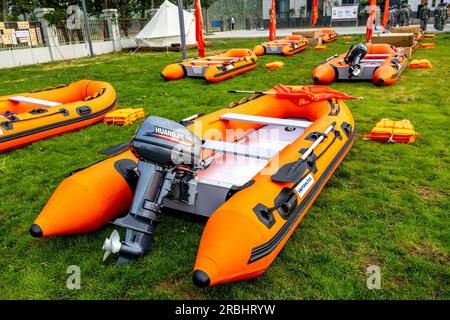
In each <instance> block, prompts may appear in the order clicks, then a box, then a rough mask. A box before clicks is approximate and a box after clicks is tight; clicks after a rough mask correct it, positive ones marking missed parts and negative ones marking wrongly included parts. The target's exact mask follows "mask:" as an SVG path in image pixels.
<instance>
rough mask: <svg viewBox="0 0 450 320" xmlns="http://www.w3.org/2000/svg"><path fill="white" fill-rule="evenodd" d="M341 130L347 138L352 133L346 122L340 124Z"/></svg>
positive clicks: (350, 126)
mask: <svg viewBox="0 0 450 320" xmlns="http://www.w3.org/2000/svg"><path fill="white" fill-rule="evenodd" d="M341 129H342V131H344V133H345V135H346V136H347V137H348V136H349V135H350V133H351V132H352V125H351V124H350V123H348V122H345V121H344V122H342V124H341Z"/></svg>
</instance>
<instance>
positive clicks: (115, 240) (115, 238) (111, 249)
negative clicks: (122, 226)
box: [102, 230, 122, 261]
mask: <svg viewBox="0 0 450 320" xmlns="http://www.w3.org/2000/svg"><path fill="white" fill-rule="evenodd" d="M121 246H122V243H121V242H120V235H119V232H117V230H114V231H113V232H112V233H111V235H110V236H109V238H106V239H105V242H104V243H103V247H102V250H105V254H104V255H103V261H106V259H108V257H109V255H110V254H111V253H115V254H116V253H119V251H120V247H121Z"/></svg>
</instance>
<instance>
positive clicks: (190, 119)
mask: <svg viewBox="0 0 450 320" xmlns="http://www.w3.org/2000/svg"><path fill="white" fill-rule="evenodd" d="M204 114H205V113H204V112H199V113H196V114H193V115H192V116H189V117H187V118H184V119H182V120H180V123H181V124H183V125H184V124H185V123H189V122H191V121H194V120H195V119H197V118H200V117H201V116H203V115H204Z"/></svg>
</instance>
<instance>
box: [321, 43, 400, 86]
mask: <svg viewBox="0 0 450 320" xmlns="http://www.w3.org/2000/svg"><path fill="white" fill-rule="evenodd" d="M407 64H408V58H407V57H406V55H405V54H404V52H403V49H402V48H395V47H393V46H390V45H388V44H371V43H367V44H365V45H364V44H362V43H360V44H358V45H357V46H355V47H351V48H350V50H349V51H348V52H347V53H344V54H341V55H335V56H333V57H331V58H328V59H327V60H325V61H324V62H322V64H320V65H319V66H317V67H316V68H315V69H314V70H313V74H312V78H313V80H314V83H316V84H329V83H331V82H333V81H339V80H343V81H359V80H372V81H373V82H374V83H375V84H377V85H382V86H388V85H391V84H394V83H395V82H396V81H397V80H398V79H399V77H400V74H401V73H402V72H403V70H404V69H405V67H406V66H407Z"/></svg>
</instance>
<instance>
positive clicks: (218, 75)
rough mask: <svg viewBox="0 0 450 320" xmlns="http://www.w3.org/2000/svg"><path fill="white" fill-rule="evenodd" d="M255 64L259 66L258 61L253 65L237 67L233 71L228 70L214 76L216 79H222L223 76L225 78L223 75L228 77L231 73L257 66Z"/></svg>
mask: <svg viewBox="0 0 450 320" xmlns="http://www.w3.org/2000/svg"><path fill="white" fill-rule="evenodd" d="M255 64H258V61H255V62H252V63H249V64H246V65H243V66H240V67H237V68H233V69H230V70H227V71H224V72H221V73H217V74H215V75H214V78H218V77H221V76H223V75H226V74H229V73H232V72H235V71H237V70H241V69H244V68H247V67H250V66H253V65H255Z"/></svg>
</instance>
